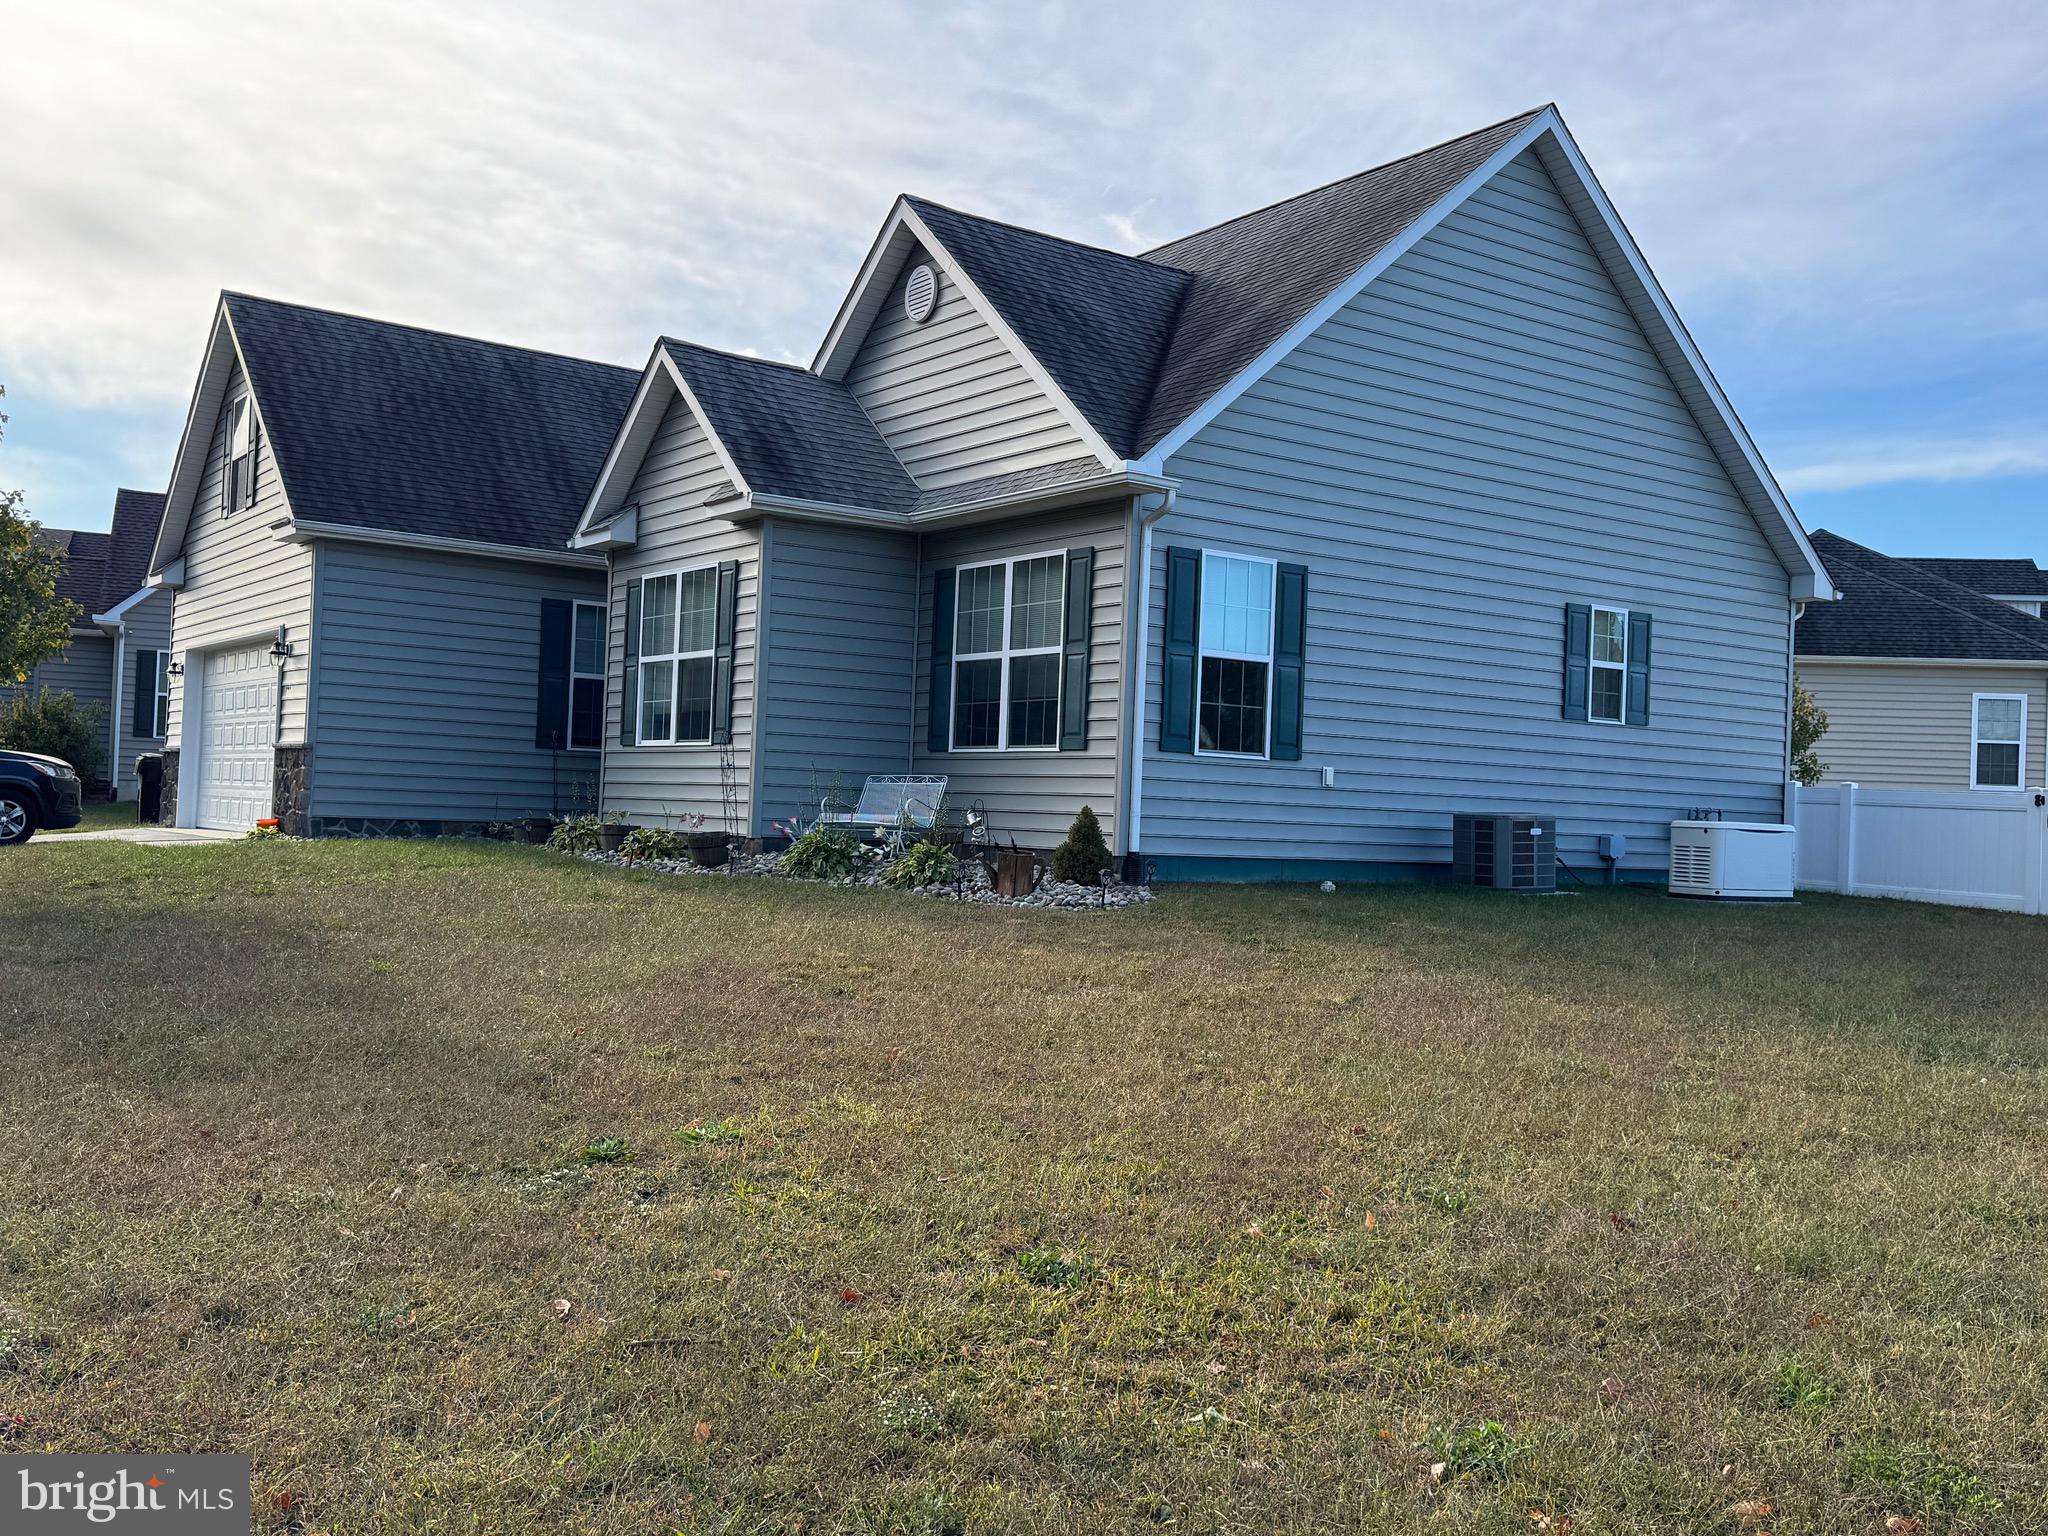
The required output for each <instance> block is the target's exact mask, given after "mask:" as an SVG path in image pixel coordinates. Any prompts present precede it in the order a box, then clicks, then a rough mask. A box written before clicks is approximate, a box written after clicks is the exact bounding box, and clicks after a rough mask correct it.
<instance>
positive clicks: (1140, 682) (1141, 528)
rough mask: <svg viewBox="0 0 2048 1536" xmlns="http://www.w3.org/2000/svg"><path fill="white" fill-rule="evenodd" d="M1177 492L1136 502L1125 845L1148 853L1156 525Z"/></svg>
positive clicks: (1127, 684) (1127, 681) (1127, 686)
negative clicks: (1148, 684)
mask: <svg viewBox="0 0 2048 1536" xmlns="http://www.w3.org/2000/svg"><path fill="white" fill-rule="evenodd" d="M1155 495H1156V496H1157V497H1158V498H1159V505H1158V506H1156V507H1151V508H1147V507H1146V506H1145V502H1146V500H1147V499H1148V497H1150V496H1155ZM1175 495H1176V491H1175V490H1174V488H1173V487H1171V486H1169V487H1167V488H1166V489H1165V490H1161V491H1151V492H1147V493H1146V495H1144V496H1139V497H1137V498H1136V499H1135V500H1134V501H1133V503H1132V507H1133V509H1134V511H1135V513H1136V520H1137V526H1138V643H1137V646H1136V652H1137V657H1136V660H1137V664H1136V665H1135V666H1133V667H1131V668H1130V669H1129V672H1130V676H1129V677H1128V678H1126V679H1125V693H1124V697H1125V699H1126V701H1127V705H1126V708H1125V711H1124V715H1125V719H1126V720H1127V721H1128V722H1129V734H1128V735H1127V737H1126V738H1125V739H1126V740H1127V741H1128V742H1129V743H1130V748H1129V750H1130V754H1131V804H1130V816H1129V825H1128V828H1127V830H1126V832H1125V836H1124V847H1125V849H1126V850H1127V851H1128V852H1131V853H1143V852H1144V842H1143V837H1142V833H1143V831H1144V823H1145V679H1146V676H1147V674H1148V673H1149V672H1150V670H1151V659H1152V658H1151V654H1150V653H1151V648H1152V528H1153V525H1154V524H1155V523H1157V522H1158V521H1159V519H1160V518H1162V517H1164V516H1165V515H1166V514H1167V513H1169V512H1171V511H1172V510H1173V502H1174V497H1175Z"/></svg>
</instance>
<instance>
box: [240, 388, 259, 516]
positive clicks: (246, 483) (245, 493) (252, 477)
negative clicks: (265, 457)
mask: <svg viewBox="0 0 2048 1536" xmlns="http://www.w3.org/2000/svg"><path fill="white" fill-rule="evenodd" d="M248 411H249V467H248V469H247V470H245V471H244V472H243V476H242V505H243V506H245V507H253V506H255V505H256V465H257V462H258V461H259V460H260V458H261V457H262V453H261V443H262V439H261V433H262V431H263V426H262V423H261V422H259V421H258V420H257V419H256V401H255V398H254V397H253V396H252V397H251V398H250V401H249V405H248Z"/></svg>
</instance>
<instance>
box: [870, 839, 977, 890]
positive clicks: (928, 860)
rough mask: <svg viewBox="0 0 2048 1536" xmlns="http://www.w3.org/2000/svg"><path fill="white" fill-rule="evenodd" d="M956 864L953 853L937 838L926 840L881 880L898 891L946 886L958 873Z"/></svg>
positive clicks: (889, 870) (890, 869) (891, 868)
mask: <svg viewBox="0 0 2048 1536" xmlns="http://www.w3.org/2000/svg"><path fill="white" fill-rule="evenodd" d="M959 865H960V861H959V860H958V859H956V858H954V857H953V850H952V849H950V848H948V847H947V846H946V845H945V844H944V843H942V842H940V841H939V840H938V839H937V838H930V837H928V838H926V839H925V840H924V841H923V842H921V843H918V844H916V845H915V846H913V847H912V848H911V849H910V850H909V851H908V852H906V853H905V854H904V855H903V857H902V858H900V859H898V860H897V861H896V862H895V863H893V864H891V865H890V866H889V867H888V869H887V870H886V871H884V872H883V875H882V880H883V883H885V884H887V885H893V886H895V887H896V888H897V889H898V890H909V889H911V888H912V887H915V886H920V885H950V884H952V882H953V878H954V876H955V875H957V874H958V873H959Z"/></svg>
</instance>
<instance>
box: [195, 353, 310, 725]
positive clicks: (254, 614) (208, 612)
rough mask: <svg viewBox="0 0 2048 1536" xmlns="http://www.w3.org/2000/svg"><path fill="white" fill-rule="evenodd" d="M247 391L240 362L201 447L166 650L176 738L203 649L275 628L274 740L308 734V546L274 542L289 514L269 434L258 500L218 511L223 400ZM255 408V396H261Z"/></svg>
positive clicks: (248, 638) (262, 454) (224, 422)
mask: <svg viewBox="0 0 2048 1536" xmlns="http://www.w3.org/2000/svg"><path fill="white" fill-rule="evenodd" d="M246 391H247V384H246V382H245V380H244V379H243V377H242V371H241V369H240V368H239V367H237V368H236V369H235V370H234V372H233V374H232V375H231V376H230V378H229V380H228V386H227V391H226V394H225V396H224V398H223V401H222V407H221V411H220V414H219V415H217V416H216V417H215V418H214V423H213V434H212V439H211V441H210V442H209V444H208V446H207V450H206V473H205V477H204V478H203V479H202V480H201V482H200V486H199V491H198V494H197V496H196V497H195V499H194V501H193V505H192V516H191V521H190V523H189V524H188V525H187V527H186V531H185V542H184V547H183V550H182V553H183V555H184V558H185V585H184V586H183V588H181V589H180V590H179V592H178V593H177V595H176V598H175V600H174V601H173V604H172V613H171V650H172V651H173V652H174V653H175V654H176V655H177V657H178V658H179V659H180V660H181V661H182V662H183V663H184V665H185V676H184V677H183V678H176V677H174V678H172V679H171V707H170V722H171V723H170V731H171V736H170V739H171V741H172V742H173V743H178V742H180V741H181V739H182V736H181V733H182V730H183V725H184V684H185V682H186V680H187V679H189V680H191V681H192V682H193V683H194V684H196V683H197V682H198V680H199V676H200V667H199V655H200V653H201V652H204V651H210V650H217V649H219V648H221V647H223V646H226V645H229V644H231V643H237V642H238V643H241V644H244V645H246V644H249V643H251V642H253V641H255V640H258V639H261V638H263V637H265V636H267V635H272V634H274V633H275V632H276V630H277V627H278V626H279V625H280V624H282V625H284V626H285V627H286V628H287V629H288V630H289V632H290V640H291V644H292V656H291V658H290V660H289V661H287V662H286V664H285V668H284V720H283V729H282V731H281V732H280V734H279V737H278V740H279V741H280V742H281V743H283V744H286V745H290V744H303V743H304V742H305V740H306V704H307V689H308V686H309V682H310V679H311V675H312V666H313V645H312V643H311V635H310V628H311V624H312V616H313V552H312V550H311V549H310V548H309V547H308V546H306V545H303V544H286V543H282V542H280V541H279V540H278V539H277V538H276V537H275V536H274V535H273V534H272V533H271V531H270V525H271V524H272V523H275V522H278V521H280V520H282V519H285V518H288V517H289V516H290V515H291V508H290V506H289V504H288V503H287V502H286V500H285V492H284V483H283V481H282V480H280V479H279V477H278V470H277V460H276V459H275V458H274V457H273V456H272V454H271V449H270V434H269V433H267V432H266V433H265V434H264V435H263V439H262V443H261V447H260V451H259V453H258V455H257V467H256V505H255V506H253V507H244V508H238V509H237V510H236V511H234V512H233V513H231V514H229V515H227V516H223V515H222V514H221V506H220V480H221V470H222V467H223V460H222V455H223V452H224V450H225V446H226V444H225V438H226V433H227V419H228V406H229V405H230V404H231V403H232V402H234V401H235V400H238V399H241V398H242V397H243V396H244V394H245V393H246ZM259 409H260V402H259Z"/></svg>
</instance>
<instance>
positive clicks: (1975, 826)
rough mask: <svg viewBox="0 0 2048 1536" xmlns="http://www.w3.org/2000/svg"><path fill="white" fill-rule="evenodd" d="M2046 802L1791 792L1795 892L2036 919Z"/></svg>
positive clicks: (1842, 789) (1835, 788) (1837, 790)
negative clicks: (1988, 909) (1984, 910)
mask: <svg viewBox="0 0 2048 1536" xmlns="http://www.w3.org/2000/svg"><path fill="white" fill-rule="evenodd" d="M2044 798H2048V796H2044V795H2043V793H2042V792H2041V791H2039V790H2032V789H2029V790H2018V791H2015V790H2009V789H2004V790H1999V789H1864V788H1861V787H1860V786H1858V785H1855V784H1830V785H1827V786H1826V787H1825V788H1821V789H1801V790H1798V791H1797V793H1796V796H1795V801H1794V812H1793V822H1794V824H1795V825H1796V826H1797V827H1798V828H1799V866H1798V875H1797V882H1798V884H1799V886H1800V888H1801V889H1803V890H1809V891H1841V892H1843V893H1845V894H1847V895H1851V896H1898V897H1903V898H1904V899H1906V900H1908V901H1938V902H1944V903H1946V904H1947V905H1949V906H1954V907H1996V908H1998V909H1999V910H2001V911H2006V912H2040V911H2042V910H2043V900H2044V894H2043V879H2042V861H2043V858H2044V857H2048V809H2044V808H2043V806H2042V801H2043V799H2044Z"/></svg>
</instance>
